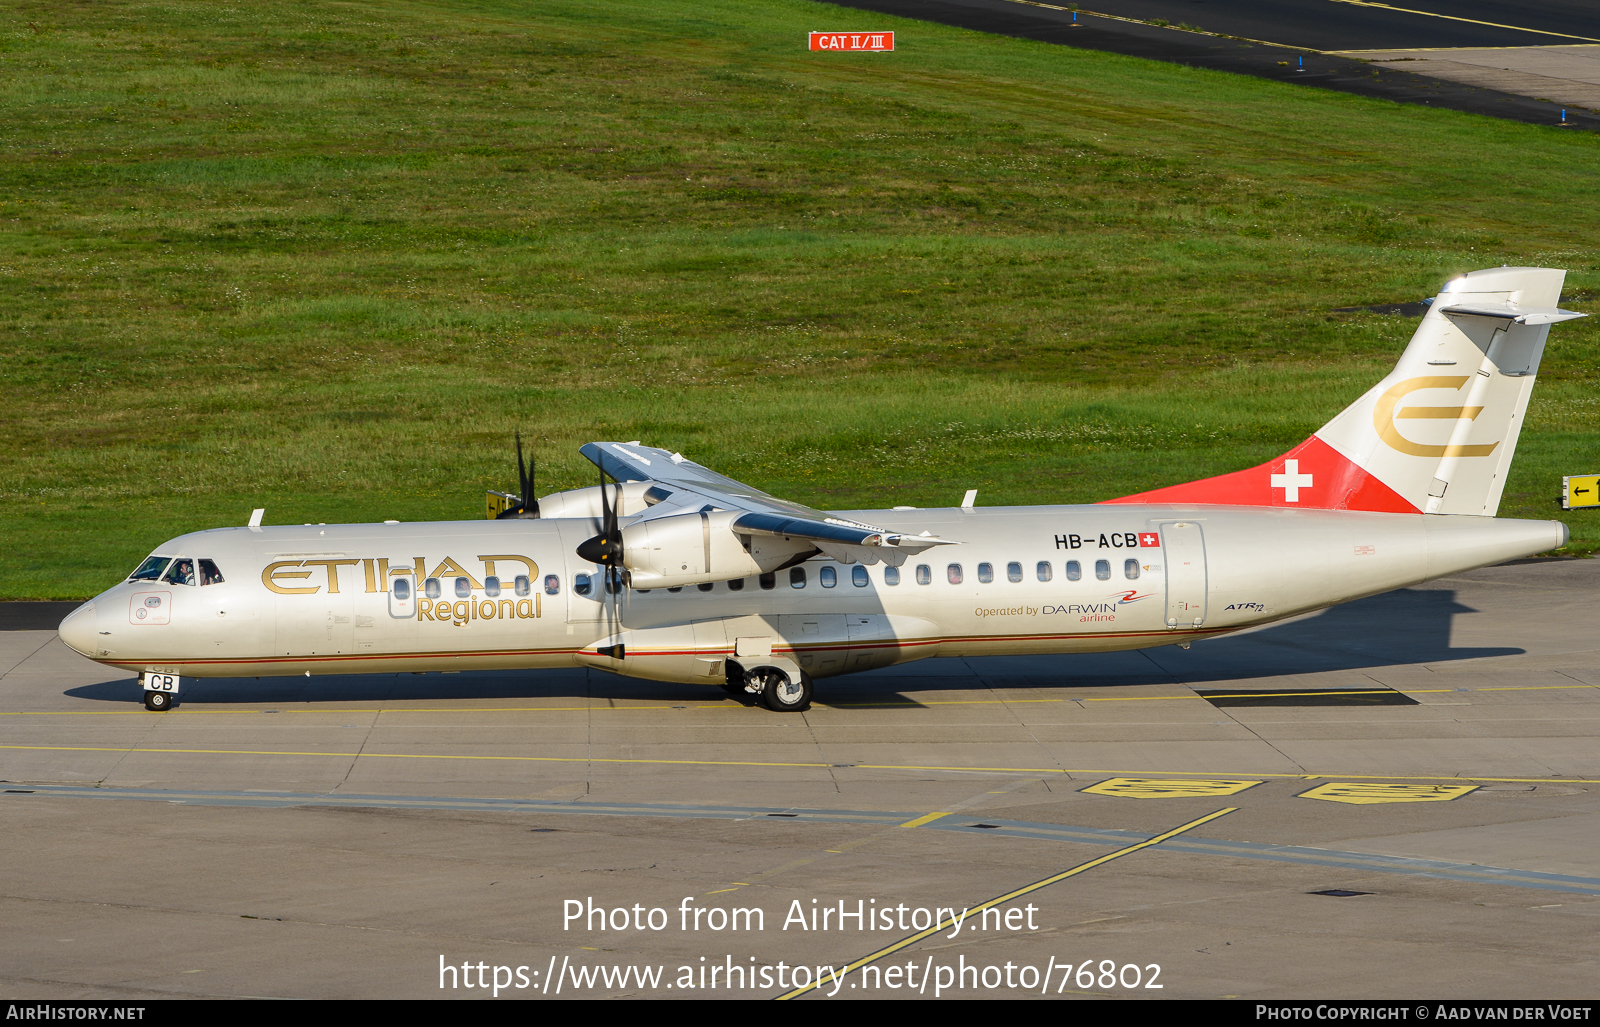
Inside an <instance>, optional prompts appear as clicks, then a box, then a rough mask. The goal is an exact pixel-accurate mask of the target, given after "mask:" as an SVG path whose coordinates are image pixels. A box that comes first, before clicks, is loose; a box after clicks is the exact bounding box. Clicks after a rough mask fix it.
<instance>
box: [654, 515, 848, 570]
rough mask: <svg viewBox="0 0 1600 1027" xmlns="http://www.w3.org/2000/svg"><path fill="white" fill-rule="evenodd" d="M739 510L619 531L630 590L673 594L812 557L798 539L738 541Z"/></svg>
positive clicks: (672, 518)
mask: <svg viewBox="0 0 1600 1027" xmlns="http://www.w3.org/2000/svg"><path fill="white" fill-rule="evenodd" d="M744 512H745V511H743V510H715V511H707V512H704V513H681V514H674V515H672V516H670V517H654V518H651V519H649V520H645V521H638V522H636V523H634V524H630V525H628V526H627V527H625V528H623V529H622V553H623V555H622V564H623V566H624V567H626V568H627V569H628V576H629V580H630V583H631V584H632V585H633V587H634V588H677V587H679V586H682V585H699V584H702V583H704V582H708V581H727V580H728V579H729V578H744V577H749V576H751V575H755V574H767V573H769V572H771V571H775V570H777V569H778V568H779V567H782V566H784V565H785V564H787V563H789V562H790V561H792V560H794V559H795V558H796V557H800V556H806V555H809V554H811V553H813V552H815V551H816V547H815V546H813V545H812V544H811V543H810V542H807V541H804V540H801V539H794V540H791V539H782V538H770V537H765V536H760V535H743V536H741V535H738V534H735V533H734V531H733V528H732V525H733V522H734V520H735V519H737V518H738V517H740V516H741V515H742V514H743V513H744Z"/></svg>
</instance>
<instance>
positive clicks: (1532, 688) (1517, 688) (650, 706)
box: [0, 685, 1600, 717]
mask: <svg viewBox="0 0 1600 1027" xmlns="http://www.w3.org/2000/svg"><path fill="white" fill-rule="evenodd" d="M1573 688H1600V685H1491V686H1488V687H1483V688H1372V689H1353V688H1338V689H1324V690H1322V691H1319V692H1274V693H1271V694H1272V695H1273V696H1274V697H1278V696H1302V695H1329V694H1339V693H1345V694H1348V695H1379V694H1383V693H1385V692H1399V693H1400V694H1402V695H1433V694H1439V693H1445V692H1545V691H1552V690H1563V689H1573ZM1261 694H1263V693H1261V692H1237V693H1235V692H1230V693H1228V694H1227V695H1211V696H1205V695H1084V696H1065V697H1063V698H1059V699H933V700H929V701H927V702H921V701H918V700H915V699H912V700H906V701H904V702H871V703H823V702H819V703H817V705H818V706H822V707H826V708H827V709H835V710H843V709H860V708H869V707H889V706H1020V705H1023V704H1025V703H1068V702H1163V701H1169V702H1170V701H1175V700H1180V699H1249V698H1254V697H1255V696H1258V695H1261ZM297 705H298V704H297ZM681 708H683V707H677V706H670V705H663V704H662V703H640V704H638V705H636V706H369V707H365V708H356V709H325V708H322V707H317V708H312V709H281V710H265V709H251V710H219V709H215V708H210V707H207V708H201V709H190V710H185V709H183V708H182V707H179V708H178V709H175V710H172V711H170V712H168V713H164V714H162V716H164V717H181V716H188V717H193V716H199V715H201V714H211V715H218V714H221V715H232V716H246V715H248V716H259V715H261V714H264V713H276V714H289V713H325V714H327V715H329V716H332V715H334V714H341V715H344V714H353V713H591V712H595V711H602V712H607V713H634V712H638V711H641V710H664V709H681ZM687 708H688V709H694V710H755V709H756V707H753V706H745V705H744V704H742V703H730V702H716V703H697V704H695V705H692V706H689V707H687ZM148 716H150V712H149V711H148V710H145V709H143V708H140V709H135V710H0V717H148Z"/></svg>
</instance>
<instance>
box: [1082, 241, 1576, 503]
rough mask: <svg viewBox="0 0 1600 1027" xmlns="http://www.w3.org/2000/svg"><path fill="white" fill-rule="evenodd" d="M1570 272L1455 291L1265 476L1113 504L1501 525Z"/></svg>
mask: <svg viewBox="0 0 1600 1027" xmlns="http://www.w3.org/2000/svg"><path fill="white" fill-rule="evenodd" d="M1565 278H1566V272H1565V271H1558V270H1552V269H1550V268H1539V267H1500V268H1492V269H1490V270H1486V271H1474V272H1472V273H1471V274H1466V275H1462V276H1461V277H1459V278H1455V279H1452V280H1451V281H1450V282H1448V283H1446V284H1445V287H1444V290H1443V291H1442V292H1440V293H1439V295H1438V297H1437V298H1435V299H1434V301H1433V304H1432V306H1431V307H1430V308H1429V310H1428V313H1427V315H1426V316H1425V317H1423V319H1422V324H1421V325H1419V326H1418V327H1417V332H1416V334H1415V335H1413V336H1412V337H1411V344H1410V345H1409V346H1407V347H1406V351H1405V353H1404V354H1403V355H1402V356H1401V357H1400V362H1399V363H1398V364H1396V365H1395V369H1394V370H1393V371H1392V372H1390V374H1389V376H1388V377H1387V378H1385V379H1384V380H1383V381H1381V382H1379V383H1378V384H1377V385H1374V386H1373V387H1372V388H1371V390H1369V391H1368V392H1367V394H1366V395H1364V396H1362V397H1361V398H1360V399H1358V400H1356V401H1355V402H1354V403H1352V404H1351V405H1350V406H1349V407H1348V408H1346V409H1345V411H1344V412H1343V413H1341V414H1340V415H1339V416H1338V417H1335V418H1334V419H1333V420H1331V421H1329V422H1328V423H1327V424H1325V425H1323V426H1322V427H1321V428H1319V429H1318V430H1317V433H1316V434H1315V435H1312V436H1311V437H1310V438H1309V439H1307V440H1306V441H1304V442H1302V443H1300V445H1298V446H1296V447H1295V448H1293V449H1291V450H1289V452H1287V453H1285V454H1283V455H1282V456H1280V457H1277V458H1276V459H1274V460H1269V461H1268V462H1267V463H1264V464H1262V465H1261V466H1259V467H1252V468H1250V469H1249V470H1245V471H1235V472H1234V473H1232V474H1223V475H1219V476H1218V477H1215V478H1205V479H1203V480H1201V481H1192V482H1189V483H1188V484H1185V485H1173V486H1171V487H1169V488H1163V489H1156V490H1155V491H1153V492H1141V493H1139V494H1138V495H1134V496H1123V497H1122V498H1121V499H1112V500H1108V502H1111V503H1183V504H1191V503H1195V504H1199V503H1210V504H1220V505H1224V506H1282V507H1300V508H1304V509H1313V510H1375V511H1383V512H1390V513H1454V514H1478V515H1482V516H1487V517H1493V516H1494V515H1495V512H1496V511H1498V510H1499V508H1500V494H1501V492H1502V491H1503V490H1504V489H1505V480H1506V471H1507V470H1508V469H1509V468H1510V466H1511V455H1512V453H1513V452H1515V451H1516V448H1517V436H1518V434H1519V433H1520V432H1521V430H1522V419H1523V415H1524V413H1525V412H1526V410H1527V408H1528V396H1529V394H1530V393H1531V392H1532V391H1533V382H1534V377H1535V376H1536V375H1537V373H1538V370H1539V358H1540V356H1541V355H1542V354H1543V353H1544V343H1545V338H1546V336H1548V335H1549V333H1550V325H1552V324H1554V323H1555V322H1557V321H1566V320H1570V319H1571V318H1575V317H1583V316H1585V315H1583V314H1578V313H1574V312H1573V311H1570V310H1560V309H1558V308H1557V307H1556V302H1557V301H1558V300H1559V299H1560V297H1561V284H1562V281H1563V280H1564V279H1565Z"/></svg>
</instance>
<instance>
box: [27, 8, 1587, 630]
mask: <svg viewBox="0 0 1600 1027" xmlns="http://www.w3.org/2000/svg"><path fill="white" fill-rule="evenodd" d="M865 27H890V28H894V29H895V30H896V31H897V32H898V33H899V37H898V43H899V47H900V48H899V50H898V51H897V52H895V53H893V54H884V55H845V54H811V53H809V52H806V51H805V50H804V49H803V46H804V33H805V32H806V31H807V30H809V29H814V28H829V29H832V28H839V29H848V28H865ZM0 128H3V131H0V138H3V139H4V146H3V148H0V424H3V427H4V432H5V439H6V442H7V445H6V446H5V447H4V448H3V450H0V548H3V551H4V553H5V554H6V557H7V558H6V560H5V561H4V564H3V565H0V597H8V598H24V597H37V598H69V597H79V596H87V595H92V594H93V593H95V592H96V591H98V590H100V589H101V588H103V587H105V586H106V585H108V584H110V583H112V582H113V581H115V580H117V579H119V578H120V577H121V576H122V575H123V574H125V573H126V572H127V570H128V569H129V568H131V567H132V566H133V565H134V564H135V563H136V562H137V560H138V559H139V557H141V556H143V555H144V554H145V553H146V552H148V551H149V550H150V549H151V548H152V547H153V546H155V545H156V544H158V543H159V542H160V541H161V540H163V539H165V538H168V537H170V536H172V535H175V534H178V533H180V532H183V531H189V530H193V529H196V528H201V527H212V526H217V525H222V524H241V523H243V522H244V520H245V518H246V517H247V516H248V513H249V510H250V509H251V508H252V507H255V506H265V507H267V520H268V523H299V522H302V521H329V522H332V521H341V520H363V519H377V518H383V517H394V518H399V519H403V520H421V519H439V518H454V517H476V516H481V512H480V511H481V509H482V493H483V490H484V488H486V487H496V488H503V487H508V486H510V485H511V484H512V483H513V482H514V480H515V469H514V464H513V462H512V459H511V452H510V437H511V433H512V431H513V430H514V429H517V428H521V429H522V431H523V432H524V434H525V435H526V436H530V437H531V438H532V439H533V440H534V441H535V442H536V444H537V449H538V455H539V458H540V491H541V492H543V491H549V490H553V489H556V488H563V487H572V486H577V485H586V484H590V483H591V482H592V480H593V469H592V466H591V465H589V464H588V463H587V462H586V461H584V460H583V459H582V458H581V457H579V456H578V455H577V452H576V447H577V446H578V445H579V444H581V443H583V442H585V441H589V440H591V439H596V438H620V439H634V438H637V439H642V440H645V441H647V442H650V443H654V444H656V445H662V446H667V447H670V448H673V449H679V450H681V451H683V452H684V453H685V454H686V455H689V456H691V457H692V458H694V459H696V460H699V461H700V462H702V463H706V464H708V465H710V466H712V467H715V468H717V469H719V470H722V471H724V472H725V473H729V474H732V475H734V476H735V477H739V478H743V479H745V480H747V481H749V482H750V483H752V484H755V485H758V486H760V487H763V488H766V489H768V490H770V491H772V492H775V493H777V494H779V495H783V496H786V497H789V498H793V499H796V500H799V501H802V502H807V503H810V504H813V505H816V506H821V507H832V508H841V507H856V506H889V505H893V504H914V505H950V504H954V503H955V502H957V501H959V498H960V495H961V491H962V490H963V489H965V488H978V489H979V490H980V493H979V502H980V503H984V504H1009V503H1041V502H1089V501H1095V500H1100V499H1106V498H1110V497H1113V496H1117V495H1122V494H1126V493H1130V492H1135V491H1140V490H1143V489H1148V488H1153V487H1156V486H1159V485H1163V484H1171V483H1174V482H1177V481H1183V480H1188V479H1191V478H1195V477H1199V476H1202V475H1206V474H1214V473H1220V472H1222V471H1226V470H1232V469H1236V468H1239V467H1244V466H1248V465H1250V464H1253V463H1256V462H1259V461H1260V460H1264V459H1266V458H1268V457H1270V456H1272V455H1274V454H1275V453H1278V452H1281V451H1282V450H1283V449H1285V448H1287V447H1288V446H1289V445H1292V444H1293V443H1295V442H1298V441H1299V440H1301V439H1303V438H1304V437H1305V436H1306V435H1307V434H1309V433H1310V432H1311V431H1313V430H1314V429H1315V428H1316V427H1318V426H1319V425H1320V424H1322V423H1323V422H1324V421H1325V420H1327V419H1328V417H1330V416H1331V415H1332V414H1334V413H1336V412H1337V411H1338V410H1339V409H1340V408H1341V407H1343V406H1344V405H1345V404H1346V403H1348V402H1349V401H1350V400H1352V399H1353V398H1354V397H1355V396H1357V395H1359V394H1360V393H1361V392H1362V391H1364V390H1365V389H1366V388H1367V387H1368V386H1369V385H1370V384H1371V383H1372V382H1374V381H1376V380H1377V379H1378V378H1379V377H1381V376H1382V375H1383V374H1384V373H1386V372H1387V370H1388V369H1389V367H1390V366H1392V364H1393V361H1394V359H1395V357H1396V356H1397V355H1398V353H1399V351H1400V349H1401V348H1402V347H1403V346H1404V344H1405V341H1406V339H1407V338H1409V336H1410V333H1411V331H1412V328H1413V325H1414V322H1412V321H1410V320H1407V319H1404V318H1398V317H1391V316H1379V315H1367V314H1335V313H1332V312H1331V311H1332V309H1333V308H1335V307H1343V306H1354V305H1364V304H1375V303H1386V302H1396V301H1409V300H1415V299H1419V298H1421V297H1423V296H1425V295H1431V294H1432V293H1433V292H1434V291H1435V290H1436V289H1437V288H1438V286H1439V285H1440V284H1441V283H1442V282H1443V281H1444V280H1445V279H1446V278H1448V277H1449V276H1451V275H1453V274H1456V273H1459V272H1461V271H1465V270H1470V269H1473V268H1476V267H1487V266H1493V265H1499V264H1540V265H1546V266H1556V267H1564V268H1567V269H1569V272H1570V273H1569V275H1568V278H1567V294H1566V304H1567V305H1568V306H1570V307H1573V308H1575V309H1579V310H1585V309H1589V303H1590V301H1591V298H1592V297H1593V296H1594V295H1595V291H1596V290H1597V289H1600V248H1597V246H1596V244H1595V240H1596V239H1597V238H1600V235H1597V229H1600V203H1596V202H1595V197H1596V196H1597V195H1600V188H1597V187H1600V163H1597V157H1600V147H1597V142H1600V141H1597V140H1596V139H1595V137H1593V136H1590V135H1586V134H1578V133H1572V132H1563V131H1561V130H1559V129H1553V128H1549V129H1547V128H1537V127H1533V126H1528V125H1521V124H1515V123H1509V122H1498V121H1494V120H1491V119H1486V118H1480V117H1474V116H1470V115H1465V114H1457V113H1453V112H1449V111H1439V110H1429V109H1424V108H1416V107H1402V106H1397V105H1393V104H1389V103H1386V102H1380V101H1369V100H1363V99H1359V98H1355V97H1351V96H1346V95H1342V94H1335V93H1326V92H1321V91H1317V90H1311V89H1297V88H1294V87H1291V86H1283V85H1277V84H1272V83H1266V82H1260V81H1256V80H1252V79H1246V78H1239V77H1232V76H1227V75H1223V74H1219V73H1212V72H1205V71H1199V70H1194V69H1188V68H1182V67H1176V66H1169V65H1161V64H1154V63H1148V62H1142V61H1138V60H1134V59H1131V58H1124V57H1119V56H1114V55H1108V54H1099V53H1091V52H1083V51H1074V50H1070V49H1066V48H1062V47H1051V46H1046V45H1043V44H1037V43H1031V42H1024V41H1018V40H1011V39H1003V38H996V37H988V36H982V35H978V34H975V33H968V32H962V31H959V30H956V29H950V28H945V27H942V26H937V25H929V24H922V23H915V22H900V21H897V20H896V19H891V18H883V17H878V16H871V17H868V16H866V15H863V14H861V13H859V12H853V11H847V10H843V9H840V8H834V7H829V6H826V5H821V4H813V3H802V2H797V0H744V2H740V3H732V2H727V0H700V2H696V3H685V2H682V0H656V2H653V3H644V2H640V0H596V2H586V3H581V4H580V3H572V2H567V0H542V2H541V3H539V4H537V5H535V4H527V3H509V2H494V0H483V2H458V3H444V2H437V3H422V2H414V3H413V2H397V0H371V2H347V3H334V2H310V0H301V2H274V0H260V2H256V3H252V4H239V5H224V4H218V3H209V2H207V3H191V2H182V0H164V2H160V3H142V2H115V0H110V2H97V3H95V4H92V5H90V4H64V3H55V2H50V3H45V2H28V0H21V2H18V3H15V4H13V5H11V6H10V7H8V9H7V11H6V13H5V15H4V21H3V22H0ZM1597 356H1600V325H1596V324H1593V323H1591V322H1589V321H1579V322H1576V323H1573V324H1565V325H1560V326H1558V327H1557V328H1556V329H1555V330H1554V332H1553V333H1552V343H1551V347H1550V350H1549V351H1548V352H1547V356H1546V361H1545V365H1544V371H1543V374H1542V376H1541V381H1540V385H1539V387H1538V390H1537V391H1536V393H1535V399H1534V404H1533V407H1532V409H1531V410H1530V415H1529V419H1528V425H1527V429H1526V430H1525V432H1524V434H1523V438H1522V442H1521V448H1520V450H1519V454H1518V459H1517V463H1516V465H1515V467H1514V470H1513V475H1512V479H1511V481H1510V483H1509V486H1508V488H1507V492H1506V500H1505V503H1504V505H1503V506H1502V508H1501V513H1502V515H1505V516H1526V517H1541V518H1543V517H1555V516H1559V515H1560V514H1561V511H1560V509H1559V502H1558V496H1559V492H1560V476H1561V475H1562V474H1563V473H1583V472H1593V471H1595V470H1600V453H1597V452H1596V448H1597V447H1596V443H1597V441H1600V396H1597V394H1596V392H1595V385H1596V381H1595V377H1596V372H1595V368H1596V362H1597V361H1596V357H1597ZM1597 517H1600V514H1595V513H1589V514H1586V515H1573V516H1572V517H1570V518H1569V519H1568V522H1569V523H1570V524H1571V525H1572V527H1573V534H1574V543H1573V546H1572V547H1571V550H1572V551H1573V552H1591V551H1593V550H1594V549H1596V548H1600V523H1597V522H1596V518H1597Z"/></svg>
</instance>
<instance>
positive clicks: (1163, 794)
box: [1079, 777, 1261, 799]
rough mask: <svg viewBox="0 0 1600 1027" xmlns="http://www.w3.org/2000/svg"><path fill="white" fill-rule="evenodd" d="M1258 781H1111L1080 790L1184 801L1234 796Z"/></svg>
mask: <svg viewBox="0 0 1600 1027" xmlns="http://www.w3.org/2000/svg"><path fill="white" fill-rule="evenodd" d="M1260 783H1261V782H1260V781H1237V780H1217V779H1212V780H1206V781H1197V780H1187V781H1174V780H1156V779H1154V778H1148V777H1113V778H1111V779H1110V780H1109V781H1101V782H1100V783H1099V784H1093V785H1090V786H1089V787H1087V788H1081V789H1079V791H1084V792H1091V793H1093V794H1095V795H1114V796H1117V797H1118V798H1123V799H1186V798H1190V797H1193V796H1197V795H1237V794H1238V793H1240V792H1242V791H1244V790H1245V789H1246V788H1254V787H1255V786H1256V785H1258V784H1260Z"/></svg>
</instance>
